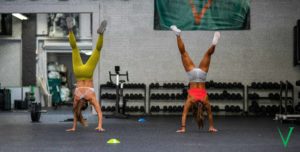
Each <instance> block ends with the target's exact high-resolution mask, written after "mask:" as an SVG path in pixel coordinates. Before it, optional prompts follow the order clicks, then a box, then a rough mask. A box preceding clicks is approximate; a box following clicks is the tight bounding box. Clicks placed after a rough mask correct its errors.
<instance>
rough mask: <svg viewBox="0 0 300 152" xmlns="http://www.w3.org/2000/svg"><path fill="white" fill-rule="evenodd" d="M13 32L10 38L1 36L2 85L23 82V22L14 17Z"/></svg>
mask: <svg viewBox="0 0 300 152" xmlns="http://www.w3.org/2000/svg"><path fill="white" fill-rule="evenodd" d="M12 22H13V31H12V32H13V33H12V36H11V37H9V38H4V37H0V83H1V87H3V86H5V87H14V86H21V84H22V80H21V77H22V64H21V63H22V51H21V50H22V49H21V48H22V43H21V29H22V25H21V24H22V23H21V21H20V20H19V19H16V18H14V17H13V20H12Z"/></svg>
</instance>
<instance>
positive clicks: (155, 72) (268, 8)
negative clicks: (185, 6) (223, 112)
mask: <svg viewBox="0 0 300 152" xmlns="http://www.w3.org/2000/svg"><path fill="white" fill-rule="evenodd" d="M71 1H80V0H69V2H60V4H61V5H66V7H69V4H68V3H71ZM81 1H82V2H83V0H81ZM89 2H93V3H95V1H84V3H85V4H87V3H89ZM7 3H8V2H7ZM9 3H10V4H13V3H17V2H16V1H12V2H9ZM23 3H32V2H31V1H28V2H27V1H24V2H23ZM34 3H41V4H47V3H49V4H50V3H51V2H50V1H49V2H44V1H43V2H40V1H35V2H34ZM52 3H53V2H52ZM153 3H154V1H153V0H127V1H123V0H110V1H107V0H99V5H100V20H103V19H106V20H108V28H107V31H106V33H105V38H104V46H103V50H102V54H101V60H100V72H99V75H100V77H99V79H100V83H106V81H108V71H113V70H114V66H115V65H120V66H121V70H122V71H126V70H128V71H129V74H130V80H131V82H144V83H146V84H149V83H151V82H174V81H175V82H187V77H186V74H185V72H184V69H183V66H182V63H181V59H180V55H179V52H178V49H177V44H176V37H175V35H174V34H173V33H172V32H171V31H154V30H153V20H154V18H153V15H154V4H153ZM49 7H51V5H49ZM298 8H300V1H299V0H289V1H282V0H264V1H261V0H252V1H251V15H250V17H251V27H250V30H245V31H221V34H222V35H221V39H220V41H219V44H218V46H217V49H216V52H215V54H214V56H213V58H212V62H211V67H210V71H209V74H208V79H209V80H215V81H225V82H226V81H238V82H242V83H244V84H246V85H247V84H249V83H250V82H252V81H280V80H290V81H291V82H292V83H294V82H295V80H297V79H299V77H300V69H299V67H293V60H292V59H293V26H294V25H295V24H296V21H297V19H299V18H300V15H298V14H300V9H298ZM74 9H76V8H74ZM95 28H96V27H95ZM13 32H15V30H13ZM19 33H20V32H19ZM93 34H96V33H93ZM212 37H213V31H184V32H183V34H182V38H183V40H184V42H185V46H186V50H187V51H188V52H189V54H190V56H191V57H192V59H193V60H194V62H195V64H196V65H197V64H199V61H200V59H201V58H202V56H203V54H204V52H205V51H206V49H207V48H208V47H209V45H210V43H211V40H212ZM0 43H1V47H0V52H1V54H2V53H4V51H11V52H9V53H14V54H12V55H11V56H13V58H11V59H10V60H9V61H10V63H11V64H12V63H13V66H17V67H16V68H14V69H16V70H13V71H12V70H11V69H12V68H11V67H12V66H10V65H8V63H7V61H6V60H8V59H9V58H8V57H7V58H5V57H4V56H2V55H1V60H0V63H1V66H2V67H1V73H3V72H2V71H11V73H10V74H9V72H5V75H6V76H5V77H4V75H3V74H2V75H0V82H2V84H3V85H6V86H15V85H21V82H20V80H21V73H19V71H21V69H20V68H21V62H19V61H16V60H15V58H17V57H20V56H21V51H20V50H21V48H20V44H15V43H16V42H13V41H9V43H6V42H5V41H1V42H0ZM3 45H5V46H3ZM16 47H19V49H18V48H16ZM7 48H9V50H8V49H7ZM12 50H17V51H12ZM4 54H5V55H6V56H8V54H7V53H4ZM2 58H5V59H2ZM70 60H71V59H70ZM18 69H20V70H18ZM8 78H9V79H8ZM4 83H6V84H4Z"/></svg>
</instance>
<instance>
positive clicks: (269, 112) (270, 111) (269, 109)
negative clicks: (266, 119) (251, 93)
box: [266, 105, 272, 116]
mask: <svg viewBox="0 0 300 152" xmlns="http://www.w3.org/2000/svg"><path fill="white" fill-rule="evenodd" d="M266 112H267V115H269V116H270V115H271V114H272V108H271V106H270V105H267V106H266Z"/></svg>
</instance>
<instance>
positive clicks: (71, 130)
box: [66, 128, 76, 132]
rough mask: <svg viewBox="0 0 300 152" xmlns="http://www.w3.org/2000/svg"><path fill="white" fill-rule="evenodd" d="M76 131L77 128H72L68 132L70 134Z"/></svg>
mask: <svg viewBox="0 0 300 152" xmlns="http://www.w3.org/2000/svg"><path fill="white" fill-rule="evenodd" d="M75 130H76V129H75V128H71V129H67V130H66V131H68V132H74V131H75Z"/></svg>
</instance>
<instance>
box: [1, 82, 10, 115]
mask: <svg viewBox="0 0 300 152" xmlns="http://www.w3.org/2000/svg"><path fill="white" fill-rule="evenodd" d="M0 87H1V86H0ZM0 106H1V110H11V93H10V90H9V89H5V88H4V89H0Z"/></svg>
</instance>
